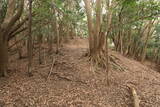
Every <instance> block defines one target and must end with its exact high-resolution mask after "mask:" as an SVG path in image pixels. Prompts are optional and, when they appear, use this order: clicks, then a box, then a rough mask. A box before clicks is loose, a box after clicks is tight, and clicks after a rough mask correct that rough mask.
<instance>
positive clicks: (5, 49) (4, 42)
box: [0, 32, 8, 77]
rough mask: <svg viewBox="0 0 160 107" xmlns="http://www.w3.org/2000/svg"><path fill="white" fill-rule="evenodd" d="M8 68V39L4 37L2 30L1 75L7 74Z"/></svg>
mask: <svg viewBox="0 0 160 107" xmlns="http://www.w3.org/2000/svg"><path fill="white" fill-rule="evenodd" d="M7 68H8V46H7V40H4V39H3V35H2V34H1V32H0V77H2V76H6V75H7Z"/></svg>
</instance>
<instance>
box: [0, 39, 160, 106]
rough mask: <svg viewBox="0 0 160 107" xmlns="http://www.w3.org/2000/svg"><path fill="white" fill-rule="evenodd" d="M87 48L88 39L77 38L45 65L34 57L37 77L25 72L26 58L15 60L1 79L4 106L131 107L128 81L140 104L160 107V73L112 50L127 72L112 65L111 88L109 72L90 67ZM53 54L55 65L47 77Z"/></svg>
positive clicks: (0, 95) (0, 90) (34, 69)
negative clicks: (107, 79) (6, 75)
mask: <svg viewBox="0 0 160 107" xmlns="http://www.w3.org/2000/svg"><path fill="white" fill-rule="evenodd" d="M86 51H87V40H86V39H80V38H77V39H74V40H71V41H69V43H67V44H64V45H63V47H62V48H61V50H60V54H59V55H56V54H54V53H53V54H52V55H51V56H47V57H46V62H45V61H44V62H45V63H43V64H42V65H39V64H38V55H36V57H35V58H34V68H33V75H34V76H33V77H28V76H27V73H26V72H27V66H26V65H27V59H22V60H17V59H15V57H14V58H12V61H11V64H10V65H11V66H10V68H11V70H10V73H9V77H8V78H1V79H0V107H133V99H132V95H131V92H130V91H129V89H128V87H127V85H131V86H132V87H134V88H135V89H136V91H137V93H138V96H139V99H140V107H160V73H158V72H156V71H154V70H151V69H150V68H148V67H146V66H144V65H143V64H141V63H140V62H137V61H135V60H133V59H129V58H126V57H124V56H122V55H120V54H119V53H116V52H111V53H110V54H112V55H114V56H116V57H117V58H118V59H117V60H118V61H119V63H121V65H122V66H124V67H125V71H118V70H116V69H114V68H113V69H112V71H111V73H110V86H107V82H106V80H105V78H106V73H105V71H104V70H103V69H100V68H97V69H96V70H95V71H93V70H92V69H93V68H92V67H91V64H90V62H89V61H88V58H87V57H84V54H85V52H86ZM52 57H53V58H54V59H56V61H55V65H54V67H53V71H52V73H51V75H50V76H49V78H48V80H46V78H47V75H48V72H49V71H50V69H51V65H52Z"/></svg>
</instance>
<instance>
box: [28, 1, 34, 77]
mask: <svg viewBox="0 0 160 107" xmlns="http://www.w3.org/2000/svg"><path fill="white" fill-rule="evenodd" d="M28 28H29V31H28V36H29V37H28V75H29V76H32V73H31V71H32V57H33V56H32V55H33V41H32V0H29V23H28Z"/></svg>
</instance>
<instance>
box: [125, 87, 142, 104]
mask: <svg viewBox="0 0 160 107" xmlns="http://www.w3.org/2000/svg"><path fill="white" fill-rule="evenodd" d="M128 87H129V89H130V90H131V92H132V96H133V99H134V107H139V103H140V100H139V98H138V95H137V92H136V90H135V89H134V88H133V87H131V86H128Z"/></svg>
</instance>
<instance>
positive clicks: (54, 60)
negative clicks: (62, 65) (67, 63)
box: [47, 58, 56, 80]
mask: <svg viewBox="0 0 160 107" xmlns="http://www.w3.org/2000/svg"><path fill="white" fill-rule="evenodd" d="M55 62H56V59H54V58H53V61H52V66H51V69H50V71H49V73H48V76H47V80H48V79H49V77H50V75H51V73H52V70H53V67H54V65H55Z"/></svg>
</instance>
